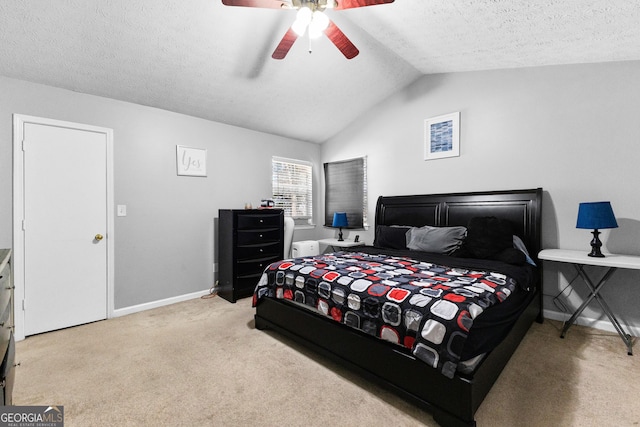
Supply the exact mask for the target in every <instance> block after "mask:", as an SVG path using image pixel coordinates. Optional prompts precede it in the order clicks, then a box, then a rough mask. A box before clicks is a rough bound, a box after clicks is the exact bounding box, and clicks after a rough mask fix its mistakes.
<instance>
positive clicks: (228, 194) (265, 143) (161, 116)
mask: <svg viewBox="0 0 640 427" xmlns="http://www.w3.org/2000/svg"><path fill="white" fill-rule="evenodd" d="M0 93H1V94H2V96H0V200H1V201H2V203H0V247H11V246H12V218H11V217H12V206H11V203H12V184H11V183H12V114H14V113H18V114H26V115H32V116H39V117H45V118H50V119H57V120H65V121H71V122H78V123H85V124H89V125H94V126H102V127H107V128H111V129H113V130H114V177H115V185H114V187H115V189H114V193H115V203H116V204H124V205H127V216H126V217H115V277H114V281H115V288H114V294H115V304H114V305H115V309H120V308H126V307H130V306H133V305H138V304H142V303H147V302H153V301H157V300H162V299H165V298H171V297H174V296H180V295H185V294H189V293H193V292H198V291H202V290H206V289H209V288H210V287H211V285H212V284H213V280H214V275H213V262H214V258H215V259H217V257H216V255H215V253H214V252H215V245H214V218H216V217H217V212H218V209H222V208H240V209H241V208H243V207H244V204H245V202H251V203H252V204H253V205H254V206H257V204H258V203H259V201H260V199H262V198H264V197H267V196H269V195H270V194H271V156H273V155H276V156H281V157H291V158H296V159H301V160H307V161H311V162H314V165H315V172H314V175H315V177H314V182H315V183H314V185H315V186H316V187H317V183H318V182H319V177H320V173H321V172H320V166H319V164H318V159H319V156H320V148H319V146H318V145H317V144H311V143H307V142H302V141H295V140H291V139H286V138H282V137H277V136H273V135H268V134H263V133H258V132H253V131H249V130H245V129H241V128H237V127H233V126H228V125H225V124H221V123H215V122H211V121H207V120H202V119H198V118H194V117H189V116H184V115H180V114H175V113H171V112H168V111H164V110H159V109H155V108H149V107H145V106H141V105H136V104H131V103H125V102H120V101H115V100H112V99H106V98H100V97H95V96H90V95H85V94H80V93H75V92H71V91H67V90H62V89H57V88H53V87H48V86H43V85H37V84H32V83H28V82H23V81H19V80H12V79H7V78H3V77H0ZM176 145H186V146H190V147H198V148H206V149H207V150H208V153H207V154H208V164H207V170H208V176H207V177H206V178H201V177H200V178H197V177H179V176H177V175H176ZM316 215H319V213H318V212H317V213H316ZM314 233H315V231H314V230H296V232H295V234H294V239H295V240H305V239H309V238H312V237H313V235H314ZM60 255H61V261H62V262H64V254H60Z"/></svg>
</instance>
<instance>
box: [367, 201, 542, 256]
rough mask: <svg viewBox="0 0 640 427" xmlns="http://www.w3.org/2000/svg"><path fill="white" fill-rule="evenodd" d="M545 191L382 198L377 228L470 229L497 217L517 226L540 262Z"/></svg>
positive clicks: (377, 215)
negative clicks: (474, 221) (474, 223)
mask: <svg viewBox="0 0 640 427" xmlns="http://www.w3.org/2000/svg"><path fill="white" fill-rule="evenodd" d="M541 214H542V188H536V189H531V190H511V191H486V192H474V193H450V194H424V195H417V196H415V195H414V196H388V197H384V196H381V197H379V198H378V203H377V205H376V225H410V226H415V227H420V226H423V225H433V226H439V227H444V226H452V225H465V226H466V225H467V224H468V222H469V220H470V219H471V218H473V217H476V216H495V217H498V218H505V219H508V220H510V221H511V222H513V224H514V226H515V230H516V234H517V235H518V236H519V237H520V238H521V239H522V240H523V242H524V243H525V245H526V246H527V249H528V250H529V254H530V255H531V257H532V258H533V259H534V260H537V256H538V252H540V249H541V247H540V245H541V243H540V233H541V222H540V218H541Z"/></svg>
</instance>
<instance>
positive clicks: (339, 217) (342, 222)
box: [332, 212, 349, 242]
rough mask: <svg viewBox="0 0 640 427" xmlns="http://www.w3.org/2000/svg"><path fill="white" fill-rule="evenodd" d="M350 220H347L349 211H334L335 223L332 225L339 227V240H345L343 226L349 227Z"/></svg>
mask: <svg viewBox="0 0 640 427" xmlns="http://www.w3.org/2000/svg"><path fill="white" fill-rule="evenodd" d="M348 226H349V221H347V213H346V212H334V214H333V224H332V227H336V228H339V229H340V231H339V232H338V241H339V242H343V241H344V239H343V238H342V227H348Z"/></svg>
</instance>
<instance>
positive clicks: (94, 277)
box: [16, 121, 111, 335]
mask: <svg viewBox="0 0 640 427" xmlns="http://www.w3.org/2000/svg"><path fill="white" fill-rule="evenodd" d="M82 127H83V126H82V125H78V127H75V126H74V124H69V123H66V122H55V121H47V122H45V123H33V122H24V123H23V124H22V132H23V135H22V137H23V141H24V142H23V143H22V160H23V177H24V178H23V188H22V198H23V204H24V213H23V218H24V221H23V224H22V236H23V245H24V248H23V250H24V251H23V253H24V258H23V266H24V270H23V271H24V276H23V281H24V297H23V298H24V302H23V307H24V332H25V335H33V334H37V333H41V332H47V331H51V330H55V329H60V328H65V327H69V326H74V325H79V324H83V323H88V322H92V321H96V320H101V319H105V318H107V313H108V292H109V289H108V280H109V270H110V269H109V265H108V255H109V250H108V246H109V237H110V236H109V218H108V216H109V215H108V212H109V209H110V207H111V206H110V201H109V197H108V188H109V182H108V181H109V178H110V172H109V170H108V169H109V165H108V161H107V159H108V157H109V156H108V152H109V150H110V149H111V147H110V138H111V134H110V132H103V131H100V130H97V131H96V130H94V129H92V128H91V127H86V126H85V127H84V128H82ZM17 286H18V285H17ZM16 326H18V325H17V322H16Z"/></svg>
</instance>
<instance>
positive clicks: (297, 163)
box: [271, 156, 313, 226]
mask: <svg viewBox="0 0 640 427" xmlns="http://www.w3.org/2000/svg"><path fill="white" fill-rule="evenodd" d="M276 163H280V164H287V165H289V167H292V168H295V167H302V168H308V173H307V174H306V180H307V183H306V186H305V189H304V191H299V192H295V191H292V192H291V193H290V195H291V196H295V195H296V194H298V195H303V197H305V198H306V199H307V201H306V206H305V207H304V210H305V211H306V212H305V214H302V215H301V214H299V209H293V206H294V204H295V202H291V203H288V204H287V203H283V202H282V200H283V197H282V195H283V194H286V192H284V191H282V188H283V187H284V186H286V185H293V186H296V184H284V183H282V184H278V183H277V181H276V180H277V179H278V177H279V176H280V177H282V178H284V175H285V174H284V173H282V174H281V173H279V172H278V171H277V170H276ZM277 186H280V191H277V190H278V188H277ZM298 187H302V186H301V185H298ZM276 193H278V194H276ZM271 196H272V198H273V201H274V203H275V207H276V208H280V209H283V210H284V212H285V216H290V217H292V218H293V220H294V222H295V224H296V226H298V225H313V163H312V162H309V161H306V160H299V159H292V158H287V157H280V156H272V157H271ZM301 204H304V202H302V203H301ZM294 212H296V215H294Z"/></svg>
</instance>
